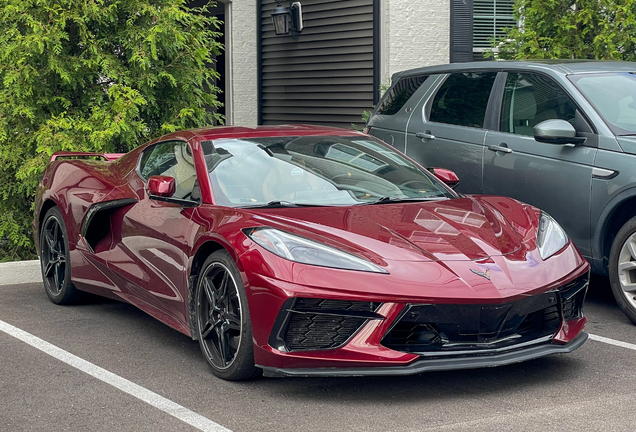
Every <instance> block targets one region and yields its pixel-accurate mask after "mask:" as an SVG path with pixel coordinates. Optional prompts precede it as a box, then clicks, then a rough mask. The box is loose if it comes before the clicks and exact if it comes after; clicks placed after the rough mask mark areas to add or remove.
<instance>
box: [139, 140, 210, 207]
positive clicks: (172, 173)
mask: <svg viewBox="0 0 636 432" xmlns="http://www.w3.org/2000/svg"><path fill="white" fill-rule="evenodd" d="M139 172H140V173H141V177H143V178H144V180H148V178H149V177H151V176H156V175H165V176H169V177H174V179H175V185H176V191H175V193H174V195H173V197H174V198H178V199H188V198H190V194H191V193H192V188H193V187H194V184H195V182H196V179H197V173H196V170H195V168H194V160H193V158H192V151H191V150H190V146H188V144H187V143H184V142H182V141H170V142H165V143H160V144H156V145H154V146H152V147H150V148H148V149H147V150H146V151H145V152H144V153H143V154H142V156H141V161H140V163H139Z"/></svg>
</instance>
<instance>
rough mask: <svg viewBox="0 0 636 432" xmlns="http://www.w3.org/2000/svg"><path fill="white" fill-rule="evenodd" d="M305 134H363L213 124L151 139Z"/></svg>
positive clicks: (330, 129) (303, 127)
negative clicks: (212, 125)
mask: <svg viewBox="0 0 636 432" xmlns="http://www.w3.org/2000/svg"><path fill="white" fill-rule="evenodd" d="M306 135H340V136H365V135H364V134H362V133H361V132H358V131H355V130H353V129H341V128H335V127H328V126H314V125H276V126H254V127H244V126H214V127H205V128H199V129H189V130H185V131H179V132H175V133H172V134H169V135H164V136H162V137H161V138H159V139H157V140H155V141H153V142H156V141H165V140H170V139H177V138H179V139H187V140H190V139H193V138H197V139H199V140H202V141H204V140H214V139H220V138H230V139H231V138H257V137H274V136H306Z"/></svg>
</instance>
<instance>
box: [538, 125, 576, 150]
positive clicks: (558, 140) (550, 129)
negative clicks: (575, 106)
mask: <svg viewBox="0 0 636 432" xmlns="http://www.w3.org/2000/svg"><path fill="white" fill-rule="evenodd" d="M534 139H535V140H536V141H538V142H542V143H547V144H561V145H563V144H566V145H567V144H570V146H572V144H573V145H579V144H583V143H584V142H585V140H586V138H583V137H577V136H576V129H574V126H572V125H571V124H570V123H568V122H566V121H565V120H560V119H551V120H545V121H542V122H541V123H539V124H537V125H536V126H535V127H534Z"/></svg>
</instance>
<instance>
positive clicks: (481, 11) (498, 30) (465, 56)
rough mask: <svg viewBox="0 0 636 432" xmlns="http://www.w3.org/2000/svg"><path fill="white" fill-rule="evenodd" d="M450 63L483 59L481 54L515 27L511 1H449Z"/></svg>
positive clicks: (515, 22) (512, 0)
mask: <svg viewBox="0 0 636 432" xmlns="http://www.w3.org/2000/svg"><path fill="white" fill-rule="evenodd" d="M450 7H451V10H450V17H451V32H450V33H451V34H450V61H451V63H456V62H468V61H475V60H484V55H483V53H484V51H486V49H488V48H491V47H492V42H493V41H494V40H497V39H499V38H501V37H503V36H505V33H504V31H503V29H504V28H510V27H515V26H517V21H516V20H515V18H514V16H513V10H514V0H450Z"/></svg>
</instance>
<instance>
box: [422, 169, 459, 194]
mask: <svg viewBox="0 0 636 432" xmlns="http://www.w3.org/2000/svg"><path fill="white" fill-rule="evenodd" d="M427 169H428V170H429V171H430V172H431V174H433V175H434V176H435V177H437V178H438V179H439V180H441V181H442V183H445V184H446V185H447V186H448V187H450V188H451V189H454V188H455V186H457V185H458V184H459V177H457V174H455V173H454V172H453V171H451V170H449V169H446V168H427Z"/></svg>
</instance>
